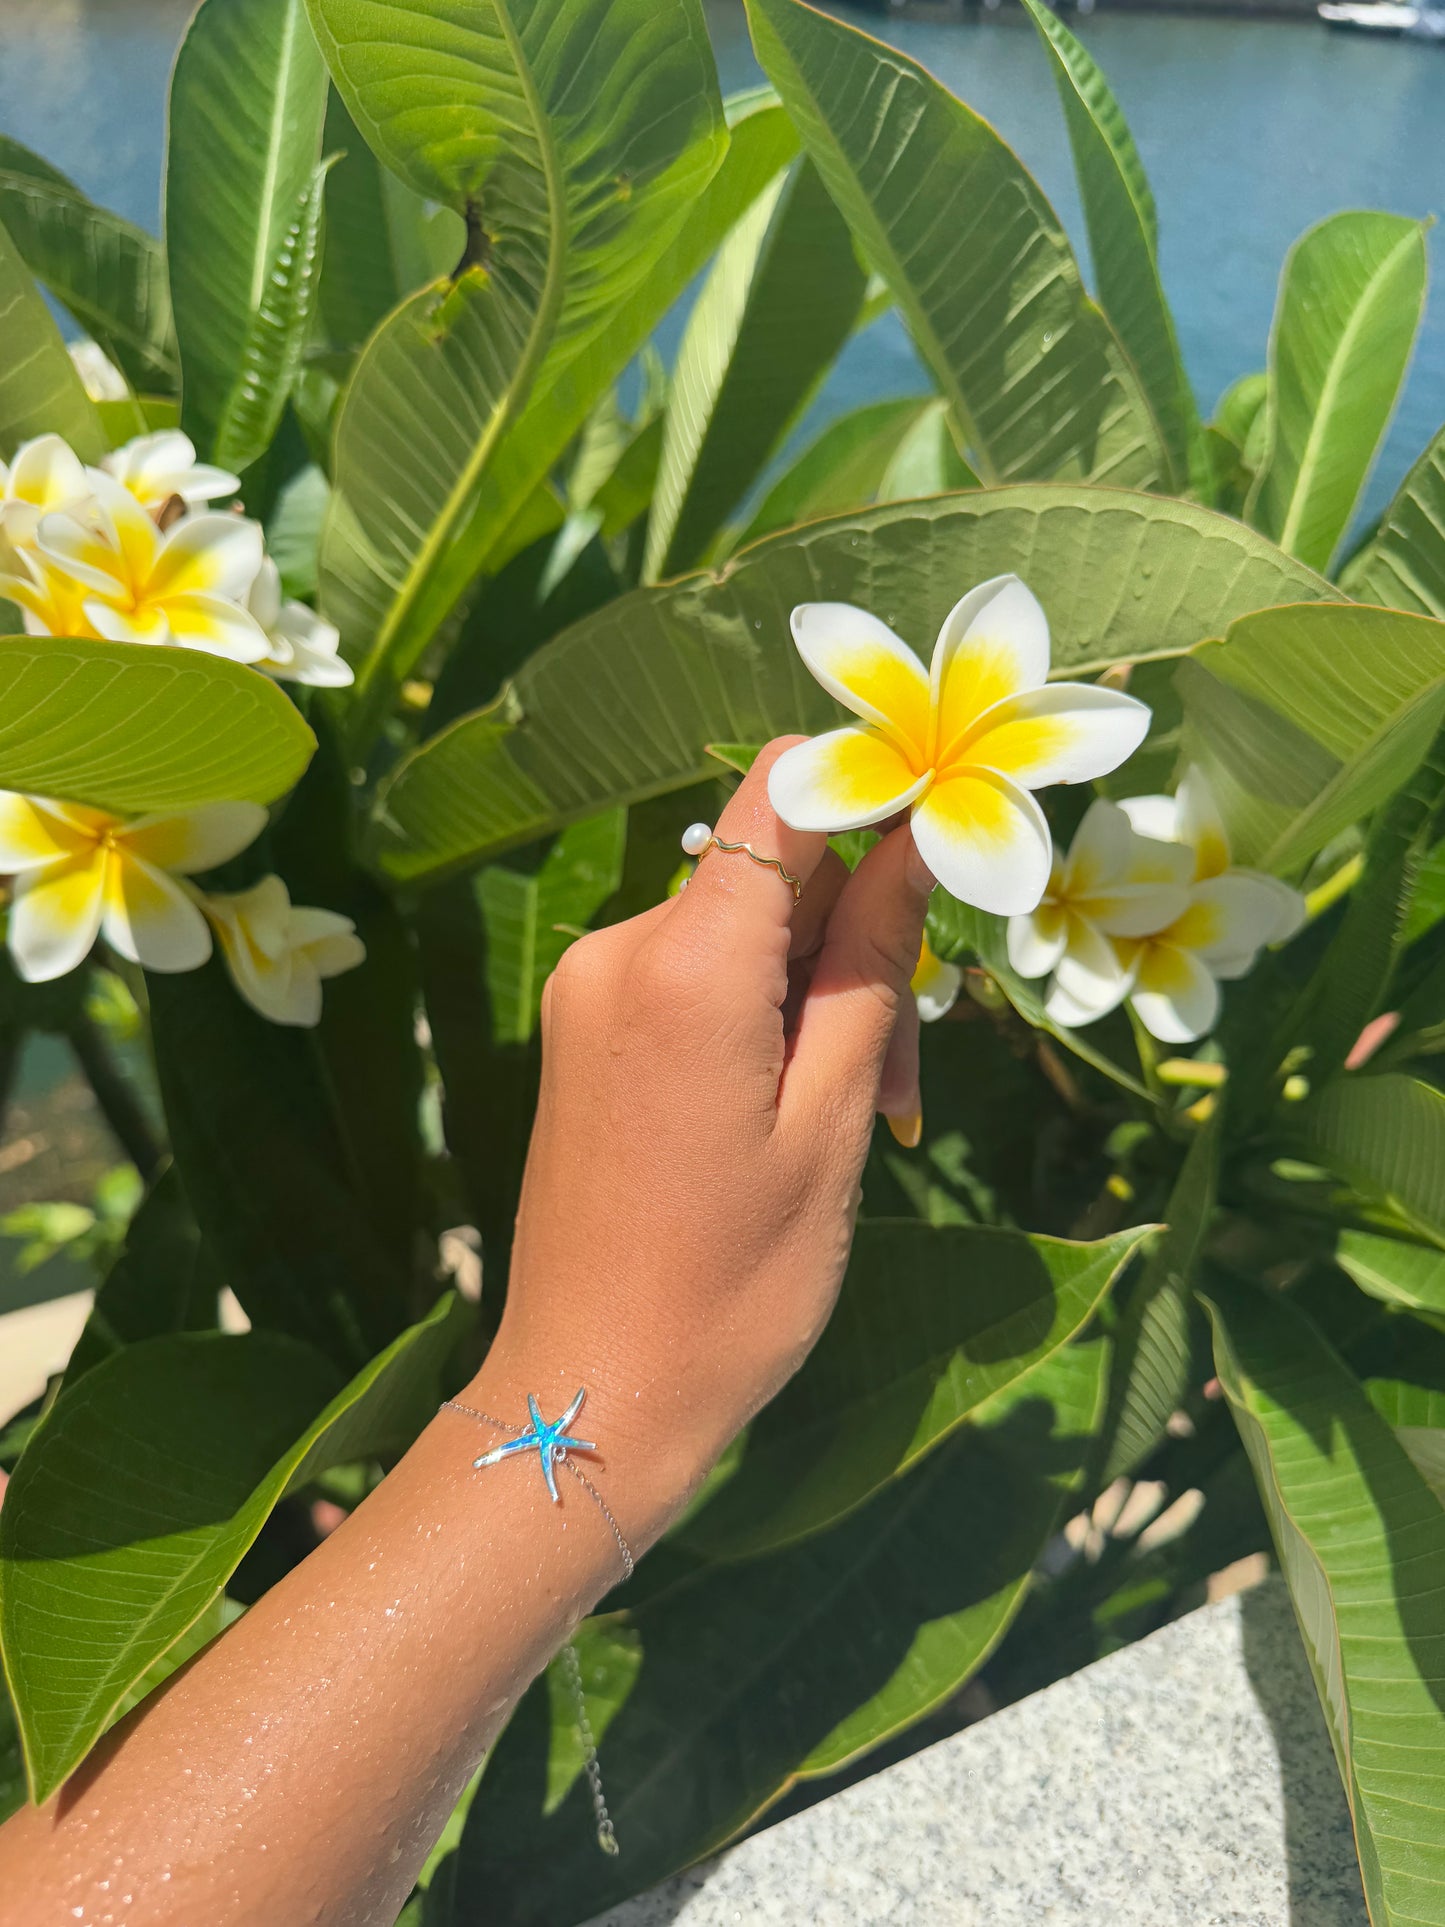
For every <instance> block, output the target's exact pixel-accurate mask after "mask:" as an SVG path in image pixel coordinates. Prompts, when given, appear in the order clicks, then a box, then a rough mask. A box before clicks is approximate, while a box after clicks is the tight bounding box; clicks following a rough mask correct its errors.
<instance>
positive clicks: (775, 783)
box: [768, 575, 1149, 916]
mask: <svg viewBox="0 0 1445 1927" xmlns="http://www.w3.org/2000/svg"><path fill="white" fill-rule="evenodd" d="M792 627H793V639H794V641H795V642H796V643H797V646H798V653H799V655H801V656H802V658H803V661H804V662H805V663H806V664H807V666H808V668H809V669H810V670H811V671H812V673H813V675H814V676H815V677H816V678H817V680H818V681H819V682H820V683H821V684H822V685H823V687H824V688H825V689H826V690H827V691H828V692H829V693H830V694H831V695H833V696H836V697H837V699H838V701H839V702H841V703H842V704H844V706H845V707H846V708H848V709H851V710H852V711H853V713H854V715H855V716H858V717H860V718H861V719H862V721H861V723H857V724H852V725H849V726H848V727H846V728H843V729H835V730H831V731H830V732H829V733H828V734H827V735H824V736H815V737H813V738H812V740H811V741H809V742H806V743H799V744H797V745H796V746H795V747H794V748H793V749H790V750H787V751H785V752H784V754H783V755H782V756H780V757H779V758H778V760H777V762H776V763H774V765H773V768H772V772H771V774H770V776H769V779H768V793H769V795H770V797H771V799H772V804H773V808H774V809H775V810H776V811H777V812H778V815H779V816H780V817H782V819H783V821H784V822H785V823H788V824H791V825H792V827H793V828H794V829H796V830H823V831H827V832H830V833H831V832H835V831H839V830H857V829H864V828H866V827H867V826H868V825H870V824H873V823H881V822H882V821H884V820H885V819H886V818H887V817H890V816H892V815H894V814H896V813H897V812H898V811H900V810H908V811H909V813H910V817H911V821H912V826H913V836H914V841H915V842H916V843H917V845H918V849H919V852H920V854H921V855H922V857H923V860H924V862H925V863H926V864H927V865H928V867H929V869H930V870H932V872H933V874H934V875H935V876H936V877H937V878H938V880H939V882H940V883H941V884H942V885H943V886H944V888H945V889H946V890H949V891H951V892H952V893H953V895H954V896H956V897H959V898H960V899H962V901H963V902H965V903H971V904H974V905H976V906H977V907H978V908H979V909H981V910H989V911H993V912H996V913H997V914H999V915H1001V916H1014V915H1019V914H1022V913H1023V912H1025V911H1028V910H1032V909H1033V907H1034V905H1035V904H1036V903H1037V902H1038V901H1039V898H1040V897H1041V896H1042V895H1043V892H1044V889H1045V886H1046V885H1047V883H1048V880H1049V867H1050V861H1051V857H1052V845H1051V843H1050V839H1049V826H1048V824H1047V822H1046V821H1045V819H1044V813H1043V811H1042V810H1041V809H1040V808H1039V806H1038V804H1037V803H1036V802H1035V800H1034V797H1033V795H1032V792H1033V791H1034V790H1036V789H1042V788H1044V787H1045V786H1046V785H1047V784H1050V783H1082V782H1087V781H1089V780H1090V779H1091V778H1092V777H1095V776H1102V775H1104V774H1105V772H1106V771H1108V770H1111V769H1115V768H1117V767H1118V765H1119V764H1120V763H1122V762H1123V761H1124V759H1125V757H1127V756H1128V755H1130V753H1131V752H1132V751H1133V750H1135V749H1137V748H1138V746H1139V744H1140V743H1141V742H1142V741H1143V740H1144V736H1145V733H1146V731H1147V730H1148V727H1149V711H1148V709H1146V708H1145V706H1144V704H1143V703H1140V702H1136V701H1135V700H1134V699H1133V698H1132V697H1130V696H1124V695H1121V694H1119V693H1118V692H1117V691H1116V690H1112V689H1100V688H1098V687H1096V686H1095V685H1093V684H1091V683H1049V682H1048V681H1047V677H1048V673H1049V627H1048V622H1047V620H1046V619H1045V616H1044V612H1043V610H1042V609H1041V608H1040V607H1039V604H1038V602H1037V601H1036V600H1035V598H1034V597H1033V596H1032V595H1031V594H1030V593H1029V591H1028V590H1027V589H1026V588H1025V587H1024V585H1023V583H1022V582H1020V581H1019V580H1018V578H1017V577H1016V576H1012V575H1003V576H996V577H995V578H994V579H993V580H992V581H991V582H985V583H982V584H981V585H980V586H979V587H978V588H976V589H970V591H969V592H968V594H967V595H966V596H964V598H963V599H962V601H961V602H959V603H958V604H957V605H956V606H955V608H954V609H953V610H952V611H951V612H950V614H949V615H948V617H947V618H946V620H945V622H944V624H943V627H942V629H941V630H940V631H939V635H938V641H937V643H936V644H935V646H934V650H933V663H932V670H931V672H930V671H926V670H925V669H924V667H923V664H922V663H921V662H920V661H919V659H918V658H917V656H915V655H914V653H913V651H912V650H911V649H910V648H909V647H908V646H907V644H906V643H904V642H901V641H900V640H899V638H898V637H897V636H895V635H894V633H893V631H892V630H891V629H889V628H888V627H887V626H886V624H884V623H882V622H880V621H879V620H878V618H877V617H876V616H871V615H868V614H867V613H866V612H865V611H864V610H862V609H855V608H852V607H850V606H849V605H848V604H847V603H842V602H815V603H805V604H804V605H803V606H802V607H801V608H797V609H794V611H793V618H792Z"/></svg>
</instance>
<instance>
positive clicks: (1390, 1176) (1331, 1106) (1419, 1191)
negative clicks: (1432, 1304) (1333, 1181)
mask: <svg viewBox="0 0 1445 1927" xmlns="http://www.w3.org/2000/svg"><path fill="white" fill-rule="evenodd" d="M1299 1108H1300V1111H1301V1113H1302V1115H1301V1116H1300V1118H1299V1120H1298V1123H1297V1124H1296V1126H1295V1135H1296V1136H1297V1138H1298V1140H1299V1142H1300V1144H1301V1145H1302V1147H1303V1149H1304V1150H1305V1152H1306V1153H1307V1154H1308V1155H1309V1156H1310V1157H1311V1158H1313V1159H1314V1160H1315V1161H1316V1162H1318V1163H1320V1164H1323V1165H1324V1166H1326V1168H1327V1169H1329V1170H1331V1171H1334V1172H1335V1173H1337V1175H1338V1176H1340V1177H1342V1178H1345V1179H1347V1180H1348V1181H1349V1183H1351V1184H1352V1185H1354V1186H1355V1187H1356V1188H1357V1189H1358V1190H1360V1191H1363V1192H1365V1193H1367V1194H1368V1195H1370V1196H1372V1197H1376V1198H1379V1199H1381V1200H1382V1201H1383V1202H1385V1203H1388V1204H1390V1205H1393V1206H1394V1207H1395V1208H1396V1210H1398V1211H1399V1212H1400V1213H1401V1214H1402V1215H1403V1216H1404V1218H1405V1219H1406V1220H1407V1221H1408V1222H1409V1223H1411V1224H1412V1225H1414V1226H1416V1227H1418V1229H1419V1230H1420V1231H1421V1233H1422V1234H1423V1235H1424V1236H1426V1237H1430V1238H1435V1239H1440V1240H1445V1093H1442V1092H1440V1091H1437V1090H1436V1089H1435V1087H1434V1086H1433V1085H1431V1084H1422V1083H1419V1082H1417V1080H1416V1079H1415V1078H1413V1077H1405V1076H1402V1075H1400V1074H1399V1073H1398V1072H1393V1071H1392V1072H1386V1073H1381V1074H1380V1075H1378V1076H1375V1077H1371V1076H1370V1075H1369V1074H1368V1073H1367V1072H1361V1071H1357V1072H1347V1073H1346V1074H1345V1075H1344V1076H1343V1077H1339V1078H1336V1080H1335V1082H1334V1083H1333V1084H1331V1085H1330V1087H1329V1088H1328V1089H1327V1090H1325V1091H1322V1092H1321V1093H1320V1095H1319V1096H1318V1097H1316V1098H1313V1099H1311V1100H1310V1102H1309V1103H1308V1104H1307V1105H1301V1106H1300V1107H1299Z"/></svg>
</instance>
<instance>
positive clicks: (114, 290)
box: [0, 137, 179, 394]
mask: <svg viewBox="0 0 1445 1927" xmlns="http://www.w3.org/2000/svg"><path fill="white" fill-rule="evenodd" d="M0 221H3V222H4V224H5V227H6V229H7V230H8V232H9V235H10V238H11V240H12V241H13V242H14V243H15V247H16V249H17V250H18V252H19V253H20V255H21V257H22V258H23V260H24V261H25V264H26V266H27V267H28V268H29V269H30V271H31V273H32V274H33V275H34V276H35V278H36V279H37V280H38V281H40V282H41V283H42V284H43V285H44V286H45V287H47V288H48V289H49V290H50V292H51V293H52V294H53V295H54V296H55V298H56V300H57V301H59V302H60V303H61V304H62V306H64V307H66V308H68V309H69V310H70V312H71V314H72V315H74V317H75V319H76V320H77V321H78V322H79V323H80V325H81V327H82V328H84V330H85V331H86V333H87V334H88V335H90V336H91V337H92V338H93V339H94V340H95V341H97V342H98V343H99V344H100V346H101V347H102V348H103V349H104V350H105V352H106V354H107V355H109V356H110V358H111V360H112V361H113V362H114V363H115V365H116V366H117V367H118V368H119V369H120V370H121V372H122V374H124V375H125V376H126V377H127V378H128V379H129V380H130V382H131V383H132V385H133V386H134V387H136V388H137V389H140V390H142V391H150V392H155V391H159V392H161V393H164V394H170V393H172V392H173V391H174V389H175V386H176V380H177V376H178V374H179V369H178V366H177V363H176V344H175V338H174V333H173V330H172V328H171V297H170V289H169V286H168V284H167V281H166V262H165V254H164V251H163V250H162V248H161V245H160V243H159V242H158V241H156V240H154V239H153V238H152V236H150V235H149V234H146V233H143V232H142V230H141V229H140V228H138V227H133V226H132V225H131V223H130V222H129V221H123V220H122V219H121V217H120V216H119V215H118V214H112V213H111V212H110V211H109V209H107V208H103V207H97V206H96V205H95V203H94V202H93V201H91V200H89V199H87V197H86V196H85V195H84V194H82V193H81V191H80V189H79V188H78V187H76V186H75V184H74V183H73V182H72V181H68V180H67V179H66V178H65V176H64V175H63V174H58V173H56V171H55V169H54V168H52V167H50V166H49V165H48V164H47V163H46V162H45V161H42V160H41V159H40V157H39V155H38V154H32V153H30V151H29V150H28V149H27V148H24V147H22V146H21V145H20V143H19V142H18V141H12V140H6V139H5V138H3V137H0Z"/></svg>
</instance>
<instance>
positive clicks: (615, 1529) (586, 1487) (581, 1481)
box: [442, 1398, 637, 1856]
mask: <svg viewBox="0 0 1445 1927" xmlns="http://www.w3.org/2000/svg"><path fill="white" fill-rule="evenodd" d="M442 1406H443V1409H444V1410H450V1411H453V1412H463V1413H465V1415H466V1416H467V1417H468V1418H477V1419H480V1420H481V1421H482V1423H483V1424H484V1425H490V1426H492V1427H493V1428H494V1429H495V1430H496V1431H498V1432H506V1433H508V1434H510V1436H511V1437H513V1438H517V1437H519V1436H520V1435H521V1434H522V1433H523V1432H525V1431H526V1429H527V1428H526V1426H525V1425H506V1424H504V1423H503V1422H502V1420H501V1419H499V1418H493V1417H492V1415H491V1413H490V1412H479V1411H478V1410H477V1408H476V1406H475V1405H463V1404H462V1403H461V1402H460V1400H458V1399H454V1398H445V1399H443V1400H442ZM553 1463H554V1464H557V1465H563V1466H565V1467H566V1468H567V1470H568V1471H569V1472H570V1473H571V1474H572V1477H573V1478H574V1479H575V1480H576V1481H577V1483H578V1485H580V1486H581V1487H582V1489H583V1491H584V1492H586V1493H588V1494H589V1495H590V1496H591V1498H592V1499H593V1500H594V1501H595V1503H596V1505H597V1507H598V1509H599V1510H600V1512H601V1514H602V1516H603V1518H604V1519H605V1520H606V1521H607V1523H608V1525H609V1526H611V1528H612V1536H613V1538H614V1539H615V1540H616V1541H617V1550H618V1551H619V1552H620V1553H621V1554H622V1567H623V1572H624V1574H625V1575H626V1577H627V1578H628V1579H630V1578H631V1577H632V1575H633V1573H634V1572H635V1571H636V1568H637V1561H636V1560H635V1559H634V1558H633V1556H632V1548H631V1546H629V1545H628V1543H627V1541H626V1539H624V1538H623V1536H622V1528H621V1526H620V1525H618V1523H617V1521H616V1519H615V1518H614V1517H613V1515H612V1508H611V1506H609V1505H608V1503H607V1501H606V1500H605V1499H604V1498H603V1496H602V1494H601V1493H600V1492H599V1491H598V1490H597V1488H596V1486H595V1485H594V1484H593V1483H592V1481H591V1479H589V1478H588V1476H587V1474H586V1473H585V1472H584V1471H583V1470H582V1468H581V1466H580V1465H578V1464H577V1463H576V1462H575V1460H573V1459H570V1458H568V1456H567V1454H566V1452H565V1451H564V1452H561V1453H559V1454H558V1455H557V1457H556V1458H555V1459H554V1461H553ZM559 1657H560V1659H561V1661H562V1671H563V1673H564V1674H565V1676H566V1679H567V1686H568V1690H569V1691H570V1692H571V1695H572V1710H573V1717H574V1718H575V1720H576V1722H577V1738H578V1740H579V1741H580V1742H581V1745H582V1764H583V1766H584V1767H585V1768H586V1771H587V1784H588V1786H589V1787H590V1789H591V1792H592V1811H593V1814H594V1815H595V1816H596V1821H597V1844H598V1846H599V1847H601V1849H602V1851H603V1852H604V1853H606V1854H611V1855H614V1856H615V1855H616V1854H619V1853H621V1851H622V1848H621V1847H620V1845H619V1844H618V1840H617V1831H616V1829H615V1828H614V1826H613V1824H612V1816H611V1814H610V1813H609V1812H608V1811H607V1800H606V1797H605V1796H604V1794H603V1791H602V1768H601V1766H600V1764H599V1763H598V1759H597V1742H596V1740H595V1739H594V1738H593V1737H592V1722H591V1721H590V1720H589V1719H588V1717H587V1695H586V1693H585V1691H584V1690H583V1686H582V1662H581V1661H580V1659H579V1658H578V1657H577V1647H576V1644H575V1642H574V1641H572V1640H570V1639H569V1640H568V1641H567V1644H566V1645H565V1646H564V1647H563V1648H562V1651H561V1653H560V1655H559Z"/></svg>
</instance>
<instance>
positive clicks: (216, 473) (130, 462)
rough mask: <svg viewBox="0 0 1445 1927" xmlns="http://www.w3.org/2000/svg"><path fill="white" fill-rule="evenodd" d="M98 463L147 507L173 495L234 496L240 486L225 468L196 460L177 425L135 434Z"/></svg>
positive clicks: (206, 498) (188, 498)
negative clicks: (132, 438) (152, 431)
mask: <svg viewBox="0 0 1445 1927" xmlns="http://www.w3.org/2000/svg"><path fill="white" fill-rule="evenodd" d="M101 466H102V467H103V468H104V469H106V471H107V472H108V473H109V474H111V475H113V476H114V477H115V478H116V480H117V481H119V482H122V483H124V485H125V487H126V488H127V489H129V490H130V492H131V494H132V495H134V497H135V498H136V500H137V501H138V502H140V503H142V504H143V505H144V506H145V507H146V508H159V507H160V506H161V505H162V504H163V503H165V502H168V501H169V500H170V499H171V497H172V496H173V495H179V496H180V498H181V500H182V501H183V502H208V501H210V500H211V499H212V498H213V497H215V496H218V495H233V494H234V493H235V492H236V490H237V489H238V488H239V487H240V486H241V484H240V481H239V480H238V478H237V477H236V476H234V475H231V474H228V473H227V471H226V470H225V469H223V468H212V467H210V466H209V465H208V464H207V463H204V462H198V461H197V460H196V449H195V444H194V442H192V440H191V438H190V436H189V435H183V434H182V433H181V432H180V430H179V429H178V428H162V429H158V430H157V431H156V432H155V433H154V434H150V435H137V436H136V437H135V439H134V440H133V441H129V442H126V443H125V444H124V445H123V446H122V447H120V448H117V449H116V450H115V451H114V453H113V454H110V455H107V456H106V457H105V459H104V461H103V462H102V464H101Z"/></svg>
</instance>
